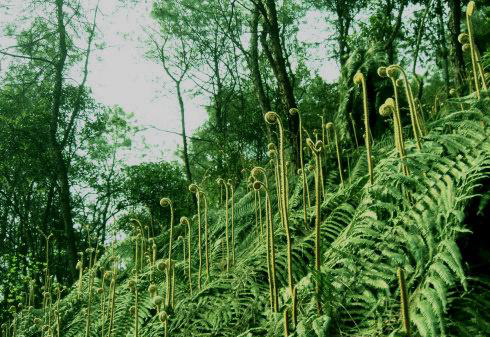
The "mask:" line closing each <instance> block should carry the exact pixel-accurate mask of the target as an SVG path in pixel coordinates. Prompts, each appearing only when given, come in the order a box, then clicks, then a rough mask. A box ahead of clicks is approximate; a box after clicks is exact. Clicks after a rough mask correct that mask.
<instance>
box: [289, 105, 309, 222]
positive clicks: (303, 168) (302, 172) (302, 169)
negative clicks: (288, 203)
mask: <svg viewBox="0 0 490 337" xmlns="http://www.w3.org/2000/svg"><path fill="white" fill-rule="evenodd" d="M289 114H290V115H291V116H294V115H296V114H297V115H298V120H299V126H298V128H299V161H300V166H301V175H302V177H303V213H304V216H303V218H304V222H305V226H306V224H307V223H306V176H305V165H304V160H303V131H302V130H303V126H302V125H303V122H302V119H301V113H300V112H299V110H298V109H296V108H293V109H290V110H289Z"/></svg>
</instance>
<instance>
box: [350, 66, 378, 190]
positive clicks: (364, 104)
mask: <svg viewBox="0 0 490 337" xmlns="http://www.w3.org/2000/svg"><path fill="white" fill-rule="evenodd" d="M354 83H355V84H357V85H361V87H362V88H361V89H362V107H363V111H364V129H365V134H364V141H365V143H366V154H367V162H368V173H369V184H370V185H373V162H372V159H371V140H370V127H369V111H368V98H367V88H366V79H365V78H364V75H363V74H362V73H361V72H358V73H356V74H355V75H354Z"/></svg>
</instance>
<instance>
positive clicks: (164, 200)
mask: <svg viewBox="0 0 490 337" xmlns="http://www.w3.org/2000/svg"><path fill="white" fill-rule="evenodd" d="M160 206H162V207H167V206H169V207H170V233H169V239H168V241H169V242H168V264H167V292H166V294H165V307H167V308H168V307H170V306H171V303H170V297H171V294H172V292H173V291H172V283H171V280H170V276H171V274H170V271H171V270H170V268H171V264H172V237H173V228H174V207H173V203H172V201H171V200H170V199H169V198H162V199H161V200H160Z"/></svg>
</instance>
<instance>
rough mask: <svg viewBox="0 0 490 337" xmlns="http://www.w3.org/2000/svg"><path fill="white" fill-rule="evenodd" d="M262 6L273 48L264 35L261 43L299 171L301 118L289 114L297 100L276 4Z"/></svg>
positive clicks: (267, 3)
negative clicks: (269, 65) (276, 87)
mask: <svg viewBox="0 0 490 337" xmlns="http://www.w3.org/2000/svg"><path fill="white" fill-rule="evenodd" d="M262 5H263V6H262V8H263V10H262V15H263V16H264V21H265V22H264V23H265V26H266V28H267V33H268V35H269V42H270V47H271V48H270V49H269V46H268V44H267V41H266V39H265V35H263V38H262V39H261V43H262V46H263V47H264V51H265V52H266V54H267V58H268V60H269V63H271V67H272V70H273V72H274V76H275V77H276V80H277V84H278V88H279V93H280V96H281V102H282V105H283V108H284V116H285V117H286V118H287V121H288V128H289V138H290V142H291V146H292V162H293V163H294V165H295V168H296V169H298V168H300V156H299V153H300V149H299V144H300V142H299V118H298V115H297V114H295V115H293V116H291V115H290V114H289V109H291V108H296V100H295V98H294V92H293V86H292V84H291V81H290V78H289V76H288V73H287V68H286V61H285V59H284V55H283V51H282V46H281V37H280V33H279V24H278V20H277V9H276V4H275V1H274V0H265V2H264V3H262Z"/></svg>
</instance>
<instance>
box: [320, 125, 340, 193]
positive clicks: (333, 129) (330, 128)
mask: <svg viewBox="0 0 490 337" xmlns="http://www.w3.org/2000/svg"><path fill="white" fill-rule="evenodd" d="M325 128H326V129H327V131H328V130H332V131H333V136H334V139H335V149H336V151H337V164H338V167H339V175H340V184H341V185H342V186H344V178H343V176H342V160H341V158H340V146H339V139H338V138H337V131H336V130H335V126H334V125H333V123H332V122H329V123H327V124H326V125H325Z"/></svg>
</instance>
